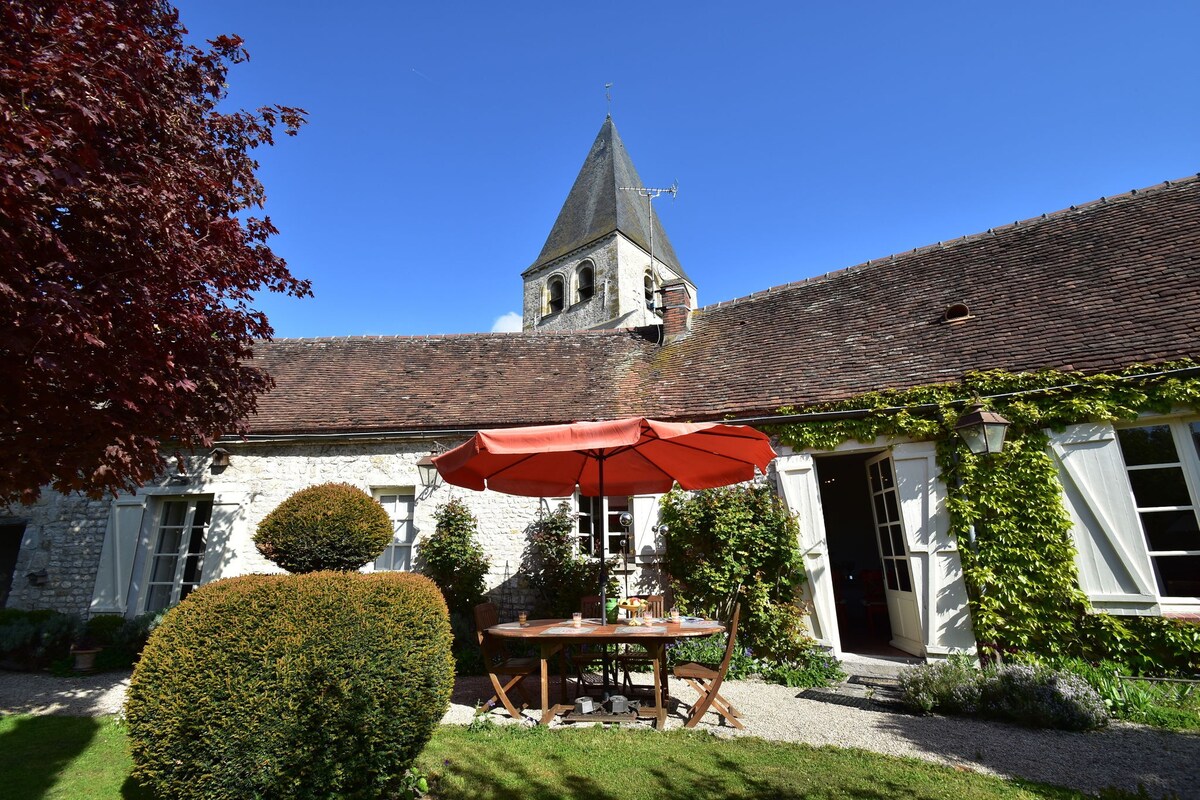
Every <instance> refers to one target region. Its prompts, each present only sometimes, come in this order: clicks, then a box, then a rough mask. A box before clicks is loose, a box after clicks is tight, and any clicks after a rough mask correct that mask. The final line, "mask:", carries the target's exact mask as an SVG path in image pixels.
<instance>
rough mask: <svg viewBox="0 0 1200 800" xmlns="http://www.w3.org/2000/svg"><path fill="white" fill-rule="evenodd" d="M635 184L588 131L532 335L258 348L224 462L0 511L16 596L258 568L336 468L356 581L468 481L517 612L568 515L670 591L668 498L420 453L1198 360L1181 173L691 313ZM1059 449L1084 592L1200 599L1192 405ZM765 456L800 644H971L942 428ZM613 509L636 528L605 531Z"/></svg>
mask: <svg viewBox="0 0 1200 800" xmlns="http://www.w3.org/2000/svg"><path fill="white" fill-rule="evenodd" d="M641 187H642V183H641V180H640V178H639V177H638V175H637V171H636V170H635V169H634V167H633V163H632V159H630V157H629V155H628V153H627V151H626V150H625V147H624V145H623V143H622V142H621V140H620V137H619V135H618V134H617V131H616V128H615V125H613V123H612V121H611V119H608V120H605V122H604V125H603V126H602V128H601V130H600V133H599V135H598V136H597V138H596V141H595V142H594V143H593V145H592V148H591V150H590V151H589V153H588V156H587V157H586V159H585V162H584V165H583V168H582V169H581V170H580V173H579V175H578V177H577V179H576V181H575V183H574V185H573V186H572V188H571V190H570V192H569V193H568V197H567V200H566V202H565V203H564V206H563V209H562V211H561V212H560V214H559V217H558V218H557V220H556V221H555V222H554V224H553V226H552V228H551V233H550V235H549V236H548V238H547V241H546V244H545V246H544V247H543V249H542V252H541V253H540V255H539V256H538V258H537V259H536V260H535V261H534V263H533V264H532V265H531V266H530V267H528V268H527V269H526V270H524V272H523V273H522V280H523V286H524V306H523V308H524V330H523V331H522V332H520V333H513V334H470V335H451V336H428V337H338V338H321V339H281V340H276V341H272V342H264V343H261V344H260V345H259V346H257V347H256V348H255V362H256V364H257V365H258V366H260V367H262V368H263V369H265V370H267V371H268V372H269V373H270V374H271V375H272V376H273V377H274V378H275V381H276V388H275V390H274V391H272V392H271V393H270V394H268V395H267V396H265V397H264V398H262V400H261V401H260V408H259V412H258V414H257V416H256V417H255V418H254V419H253V420H251V423H250V434H249V435H248V436H247V437H246V438H244V439H242V438H236V439H234V438H230V439H228V440H226V441H223V442H222V443H221V450H222V451H224V452H222V453H218V454H217V457H216V458H214V456H213V454H209V453H197V454H194V455H193V456H191V457H189V458H186V459H184V460H183V461H181V462H179V463H172V465H171V469H170V470H169V471H168V474H165V475H163V476H162V477H161V478H160V480H158V481H156V482H155V483H154V485H151V486H146V487H143V488H142V489H141V490H139V491H138V492H137V493H136V494H134V495H129V496H120V497H117V498H114V499H107V500H103V501H93V500H88V499H86V498H80V497H75V496H61V495H56V494H54V493H52V492H49V491H47V492H46V493H45V494H44V496H43V498H42V499H41V500H40V501H39V502H38V503H37V504H35V505H33V506H29V507H10V508H8V509H7V511H6V514H5V516H4V517H3V518H2V519H0V536H4V535H6V536H7V537H8V538H7V539H2V540H0V549H3V550H4V553H5V554H7V555H4V556H3V557H4V558H6V559H7V562H5V561H3V560H0V571H3V568H4V567H5V566H6V563H8V564H11V565H12V566H11V568H10V569H9V573H10V574H11V576H12V578H11V583H10V587H9V588H8V590H7V598H6V602H7V604H8V605H10V606H14V607H23V608H55V609H59V610H64V611H71V612H77V613H84V614H88V613H91V614H98V613H116V614H126V615H135V614H139V613H144V612H146V611H152V610H156V609H159V608H163V607H166V606H168V605H170V604H172V603H174V602H178V600H179V599H180V598H181V597H184V596H186V594H187V592H189V591H190V590H191V589H192V588H194V587H195V586H197V585H200V584H202V583H205V582H208V581H212V580H216V579H219V578H222V577H227V576H231V575H238V574H245V573H250V572H264V571H272V570H274V569H275V568H274V566H273V565H272V564H270V563H269V562H267V561H265V560H264V559H263V558H262V557H261V556H260V555H259V554H258V553H257V551H256V550H255V548H254V545H253V542H252V538H251V537H252V536H253V533H254V530H255V528H256V526H257V524H258V522H259V521H260V520H261V519H262V518H263V517H264V516H265V515H266V514H267V513H269V512H270V511H271V510H272V509H273V508H275V506H277V505H278V504H279V503H280V502H281V501H283V500H284V499H285V498H286V497H288V496H289V495H291V494H292V493H294V492H295V491H297V490H299V489H302V488H304V487H307V486H311V485H314V484H318V483H324V482H328V481H338V482H346V483H351V484H353V485H356V486H359V487H361V488H362V489H364V490H365V491H368V492H369V493H371V494H372V495H373V496H374V497H376V498H377V499H378V500H379V501H380V502H381V503H382V504H383V505H384V507H385V508H386V509H387V510H388V513H389V515H390V516H391V517H392V519H393V521H394V524H395V528H396V537H395V539H394V541H393V544H392V545H391V546H390V547H389V548H388V550H387V551H386V552H385V553H384V555H383V556H381V558H380V559H379V560H378V561H377V562H376V563H375V564H374V565H371V566H370V567H368V569H408V568H411V566H412V560H413V558H414V556H415V554H416V553H418V552H419V549H420V542H421V538H422V536H424V535H427V534H429V533H431V532H432V531H433V528H434V521H433V519H434V518H433V514H434V510H435V509H436V508H437V506H438V505H440V504H441V503H443V502H445V501H446V500H447V499H449V498H450V497H452V496H453V497H458V498H460V499H462V500H463V501H464V502H465V503H466V504H467V505H468V507H470V508H471V510H472V512H473V513H475V514H476V516H477V517H478V519H479V531H480V539H481V542H482V544H483V545H484V548H485V549H486V551H487V553H488V556H489V558H490V561H491V571H490V573H489V576H488V585H489V587H490V589H491V590H492V592H493V594H494V596H495V597H496V598H497V599H498V600H499V601H500V602H501V603H503V604H507V605H509V606H510V608H515V607H517V606H520V605H521V604H522V603H523V602H525V594H524V585H523V582H522V579H521V575H520V563H521V557H522V551H523V549H524V546H525V529H526V527H527V526H528V525H529V524H530V523H531V522H532V521H533V520H534V519H535V518H536V516H537V514H538V513H539V511H541V510H545V509H548V508H552V507H554V506H555V505H556V504H558V503H559V502H568V503H570V504H572V507H573V509H574V510H576V511H577V512H578V518H579V535H580V546H581V548H583V549H584V550H585V551H592V550H594V548H595V546H596V543H597V540H598V537H600V536H604V537H606V539H605V546H606V549H607V550H608V551H609V552H610V553H618V554H620V555H622V557H623V561H624V562H625V563H626V564H627V569H625V570H623V577H625V578H627V579H628V581H629V585H630V591H631V592H638V591H641V592H647V591H651V590H654V589H656V588H658V587H659V586H661V583H662V579H663V576H662V575H661V572H660V570H659V557H660V554H661V552H662V547H663V542H662V540H661V536H660V535H659V534H657V533H656V532H655V523H656V522H657V508H658V504H657V501H658V498H657V497H654V496H640V497H631V498H624V497H622V498H606V499H604V500H599V499H593V498H578V497H574V498H542V499H540V500H538V499H529V498H520V497H511V496H507V495H502V494H497V493H493V492H483V493H474V492H469V491H466V490H463V489H458V488H455V487H449V486H446V485H440V484H434V485H428V486H426V485H424V484H422V482H421V479H420V474H419V470H418V468H417V464H418V461H420V460H421V459H422V458H424V457H426V456H429V455H431V454H434V453H436V452H438V451H439V450H441V449H443V448H447V447H451V446H454V445H455V444H458V443H459V442H461V441H463V440H464V439H466V438H467V437H468V436H470V435H471V434H472V433H473V432H474V431H475V430H478V429H482V428H491V427H502V426H515V425H533V424H552V423H560V422H570V421H576V420H584V419H605V418H616V417H623V416H632V415H644V416H650V417H655V418H661V419H669V420H705V419H714V420H729V419H732V420H737V421H743V422H745V423H747V424H753V425H756V426H766V427H770V426H771V425H773V424H776V423H778V422H782V421H784V420H787V419H789V416H788V414H787V413H784V412H781V409H788V408H790V409H802V408H812V407H819V406H821V405H822V404H829V403H835V402H840V401H846V400H849V399H852V398H856V397H859V396H862V395H866V394H868V393H871V392H876V391H880V390H884V389H907V388H912V387H920V386H927V385H933V384H952V383H955V382H956V381H959V380H961V379H962V378H963V376H964V375H966V374H968V373H972V372H976V371H981V370H1003V371H1005V372H1008V373H1025V372H1037V371H1040V370H1059V371H1063V372H1079V373H1085V374H1095V373H1109V372H1117V371H1120V370H1126V369H1128V368H1130V367H1132V366H1133V365H1138V364H1148V365H1153V364H1162V363H1167V362H1179V361H1180V360H1183V359H1189V358H1196V357H1197V356H1200V341H1198V339H1197V333H1198V332H1200V180H1198V179H1197V178H1195V177H1192V178H1188V179H1184V180H1182V181H1177V182H1169V183H1164V184H1160V185H1157V186H1154V187H1150V188H1148V189H1144V190H1139V191H1134V192H1130V193H1128V194H1123V195H1121V196H1118V197H1109V198H1105V199H1102V200H1099V201H1096V202H1093V203H1089V204H1087V205H1083V206H1078V207H1072V208H1070V209H1066V210H1063V211H1059V212H1055V213H1052V214H1045V215H1042V216H1041V217H1037V218H1034V219H1030V220H1026V221H1022V222H1017V223H1012V224H1008V225H1004V226H1001V227H997V228H993V229H991V230H989V231H987V232H985V233H981V234H974V235H970V236H964V237H962V238H961V239H957V240H954V241H949V242H940V243H937V244H935V245H932V246H928V247H922V248H918V249H915V250H912V251H909V252H906V253H901V254H896V255H894V256H891V257H888V258H885V259H881V260H878V261H872V262H868V263H866V264H861V265H858V266H855V267H850V268H848V269H843V270H840V271H838V272H833V273H829V274H827V275H823V276H820V277H816V278H811V279H808V280H804V281H799V282H796V283H792V284H787V285H785V286H778V287H773V288H771V289H768V290H766V291H763V292H759V293H756V294H753V295H750V296H748V297H744V298H740V299H736V300H732V301H722V302H718V303H716V304H713V305H709V306H704V307H698V306H697V302H696V298H697V287H696V286H695V284H694V283H693V282H692V280H691V278H690V277H689V276H688V275H687V274H686V272H685V271H684V269H683V267H682V265H681V263H680V260H679V258H678V257H677V255H676V254H675V251H674V249H673V247H672V245H671V242H670V240H669V239H668V237H667V236H666V233H665V231H663V230H662V226H661V224H660V222H659V221H658V219H657V217H656V215H655V214H654V211H653V207H652V203H651V202H650V199H649V197H647V196H646V194H645V193H639V192H638V191H637V189H639V188H641ZM1146 369H1148V370H1149V369H1152V367H1147V368H1146ZM1064 391H1069V389H1067V390H1064ZM966 399H970V398H966ZM1050 437H1051V438H1050V452H1049V455H1050V457H1051V458H1053V459H1054V462H1055V464H1056V468H1057V469H1058V474H1059V482H1060V484H1061V489H1062V494H1061V497H1062V501H1063V503H1064V506H1065V508H1066V509H1067V511H1068V513H1069V514H1070V515H1071V520H1072V538H1073V543H1074V546H1075V549H1076V551H1077V555H1076V564H1077V567H1078V570H1079V581H1080V588H1081V589H1082V590H1083V592H1084V593H1085V594H1086V595H1087V597H1088V600H1089V601H1090V603H1091V604H1092V606H1093V608H1095V609H1096V610H1102V611H1107V612H1109V613H1114V614H1129V615H1151V616H1166V615H1190V614H1196V613H1198V612H1200V527H1198V525H1197V513H1198V510H1200V415H1198V414H1197V413H1196V412H1195V410H1194V409H1190V408H1184V407H1179V408H1173V409H1166V410H1160V412H1158V413H1157V414H1156V415H1154V416H1149V415H1147V416H1144V417H1142V418H1139V419H1136V420H1127V421H1123V422H1112V421H1106V420H1091V419H1082V418H1081V419H1079V420H1078V422H1077V423H1076V424H1072V425H1068V426H1067V427H1066V428H1065V429H1064V430H1059V431H1053V432H1051V434H1050ZM779 449H780V451H781V456H780V457H779V458H778V459H777V460H776V461H775V462H774V464H773V465H772V467H771V470H770V473H769V475H768V476H766V479H767V480H770V481H771V482H773V484H774V486H775V487H776V488H777V489H778V491H779V493H780V495H781V496H782V497H783V498H784V500H785V501H786V502H787V504H788V505H789V507H790V508H791V509H792V510H793V511H794V512H795V513H796V514H797V515H798V518H799V521H800V529H801V548H802V551H803V553H804V558H805V565H806V571H807V577H808V583H807V588H806V591H807V593H808V597H807V598H806V600H807V601H808V602H806V609H807V611H808V612H809V613H808V618H809V624H810V627H811V630H812V633H813V635H814V637H815V638H817V639H818V640H819V641H820V642H822V643H823V644H825V645H826V646H828V647H829V648H831V649H832V650H833V651H834V652H835V653H840V652H842V651H844V650H851V651H853V650H855V649H860V648H866V647H872V646H875V645H877V644H879V643H881V642H882V643H885V644H889V645H890V646H892V647H896V648H899V649H901V650H903V651H906V652H908V653H912V654H914V655H919V656H939V655H944V654H948V653H952V652H958V651H966V650H970V649H972V648H973V647H974V644H975V637H974V633H973V631H972V629H971V617H970V614H969V610H968V602H969V599H968V592H967V587H966V585H965V582H964V579H963V570H962V561H961V558H960V549H959V548H960V546H961V544H960V543H959V542H958V541H956V538H955V537H954V536H952V535H951V532H950V531H951V525H950V519H949V516H948V512H947V504H946V500H947V485H946V483H945V481H944V479H943V476H942V474H941V470H940V468H939V465H938V460H937V445H936V442H934V441H927V440H921V439H919V438H902V437H884V438H877V439H875V440H874V441H869V442H860V441H856V440H854V441H844V442H842V443H841V444H838V445H837V446H834V447H831V448H828V449H820V450H818V449H801V450H794V449H792V448H788V447H781V448H779ZM626 509H628V510H630V511H632V512H633V516H634V523H633V525H632V526H630V528H629V529H628V530H626V529H624V528H622V527H621V526H620V524H619V522H618V521H617V519H618V517H619V513H620V511H622V510H626ZM14 542H15V544H14ZM0 588H3V587H2V586H0Z"/></svg>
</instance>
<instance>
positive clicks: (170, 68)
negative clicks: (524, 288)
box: [0, 0, 311, 502]
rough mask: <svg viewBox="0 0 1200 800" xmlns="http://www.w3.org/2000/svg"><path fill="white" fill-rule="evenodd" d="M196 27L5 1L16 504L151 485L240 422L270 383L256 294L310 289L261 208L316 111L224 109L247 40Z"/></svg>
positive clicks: (5, 367)
mask: <svg viewBox="0 0 1200 800" xmlns="http://www.w3.org/2000/svg"><path fill="white" fill-rule="evenodd" d="M185 33H186V31H185V29H184V28H183V27H182V26H181V25H180V23H179V18H178V14H177V12H176V11H175V9H173V8H172V7H171V6H169V5H168V4H166V3H165V2H160V1H159V0H109V1H108V2H105V0H61V1H60V2H54V1H53V0H40V1H39V0H6V2H4V3H0V320H3V325H4V334H3V337H0V502H11V501H13V500H22V501H25V502H31V501H33V500H34V499H36V498H37V496H38V494H39V492H40V489H41V487H43V486H45V485H47V484H51V485H53V487H54V488H55V489H57V490H59V491H63V492H66V491H83V492H86V493H87V494H89V495H91V496H94V497H98V496H101V495H103V494H104V493H106V492H113V491H116V490H118V489H122V488H132V487H133V486H135V485H137V484H139V483H144V482H146V481H148V480H149V479H151V478H152V477H153V476H154V474H155V473H157V472H158V471H159V470H160V469H161V467H162V466H163V461H162V457H161V456H160V449H161V448H162V447H163V446H164V445H165V444H166V443H169V444H168V445H166V446H169V447H173V448H178V449H180V450H189V449H192V448H197V447H206V446H208V445H209V444H210V443H211V441H212V439H213V437H214V436H216V435H218V434H220V433H231V432H236V431H239V430H241V429H242V428H241V425H242V422H243V421H244V420H245V419H247V417H248V416H249V415H250V414H251V413H252V412H253V411H254V409H255V401H256V398H257V396H258V395H260V394H261V393H262V392H264V391H266V390H267V389H269V388H270V385H271V380H270V378H269V376H267V375H265V374H264V373H262V372H260V371H258V370H255V369H253V368H252V367H250V366H247V365H246V364H245V359H246V357H247V356H248V355H249V353H250V345H251V343H252V341H253V340H254V339H256V338H260V337H261V338H266V337H269V336H270V334H271V332H272V331H271V327H270V325H269V324H268V323H267V319H266V317H265V316H264V315H263V314H262V313H261V312H260V311H257V310H255V309H254V308H253V307H252V305H251V303H252V302H253V293H254V292H255V291H258V290H264V289H269V290H271V291H277V292H284V293H287V294H292V295H295V296H297V297H302V296H305V295H309V294H311V291H310V289H309V284H308V282H307V281H300V280H297V279H296V278H294V277H293V276H292V274H291V273H290V272H289V271H288V269H287V265H286V264H285V263H284V261H283V260H282V259H281V258H279V257H278V256H276V255H275V254H274V253H273V252H272V251H271V249H270V248H269V247H268V246H267V245H266V241H267V239H268V238H269V237H270V236H271V235H272V234H274V233H276V230H275V228H274V227H273V226H272V225H271V222H270V220H269V219H265V218H264V219H254V218H252V217H249V216H246V215H245V214H244V213H242V212H244V211H245V210H246V209H251V208H261V207H262V203H263V199H264V193H263V187H262V185H261V184H260V183H259V181H258V179H257V178H256V177H255V170H256V169H257V167H258V162H257V161H255V160H254V159H253V158H252V157H251V152H252V151H253V150H254V148H256V147H259V146H260V145H270V144H272V143H273V139H272V134H273V132H274V131H275V130H276V129H277V128H278V127H280V126H282V128H283V129H284V130H285V131H286V132H287V133H288V134H289V135H290V134H294V133H295V132H296V131H297V129H298V128H299V126H300V125H301V124H303V122H304V112H303V111H302V110H300V109H296V108H288V107H284V106H273V107H269V108H261V109H259V110H258V112H257V113H250V112H245V111H242V112H238V113H219V112H218V111H217V110H216V105H217V103H218V102H219V101H220V100H221V99H222V98H223V97H224V95H225V76H226V72H227V70H228V68H229V66H230V65H231V64H236V63H238V62H240V61H243V60H245V59H246V58H247V55H246V52H245V50H244V49H243V48H242V41H241V39H239V38H237V37H233V36H223V37H220V38H218V39H214V40H212V41H210V42H209V45H210V49H207V50H206V49H201V48H197V47H194V46H190V45H186V44H185V43H184V41H183V35H184V34H185Z"/></svg>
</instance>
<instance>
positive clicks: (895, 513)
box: [883, 492, 900, 522]
mask: <svg viewBox="0 0 1200 800" xmlns="http://www.w3.org/2000/svg"><path fill="white" fill-rule="evenodd" d="M883 498H884V500H885V501H887V515H888V517H887V518H888V522H899V521H900V509H899V508H898V507H897V506H896V493H895V492H888V493H887V494H885V495H884V496H883Z"/></svg>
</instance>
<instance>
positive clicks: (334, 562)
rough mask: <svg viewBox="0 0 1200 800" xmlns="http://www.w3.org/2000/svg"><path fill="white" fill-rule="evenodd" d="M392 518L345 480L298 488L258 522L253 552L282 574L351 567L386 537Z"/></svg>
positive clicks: (372, 555) (379, 548) (375, 554)
mask: <svg viewBox="0 0 1200 800" xmlns="http://www.w3.org/2000/svg"><path fill="white" fill-rule="evenodd" d="M392 535H393V532H392V521H391V520H390V519H389V518H388V515H387V512H386V511H384V510H383V506H381V505H379V503H376V502H375V501H374V500H373V499H371V496H370V495H369V494H367V493H366V492H364V491H363V490H362V489H359V488H357V487H354V486H350V485H349V484H345V483H324V484H321V485H320V486H310V487H308V488H307V489H301V490H300V491H298V492H296V493H295V494H294V495H292V496H291V497H289V498H288V499H286V500H284V501H283V502H282V503H280V504H279V505H278V506H276V508H275V510H274V511H272V512H271V513H270V514H267V516H266V517H265V518H264V519H263V521H262V522H260V523H259V524H258V531H257V532H256V533H255V534H254V544H255V546H257V547H258V552H260V553H262V554H263V555H264V556H265V557H267V558H269V559H270V560H271V561H274V562H275V563H276V564H278V565H279V566H281V567H283V568H284V569H286V570H287V571H288V572H293V573H302V572H317V571H318V570H327V569H334V570H342V571H347V572H348V571H351V570H356V569H358V568H359V567H361V566H363V565H364V564H366V563H368V562H371V561H374V560H375V559H376V558H379V555H380V553H382V552H383V551H384V549H385V548H386V547H387V546H388V544H390V543H391V541H392Z"/></svg>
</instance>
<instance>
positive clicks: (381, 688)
mask: <svg viewBox="0 0 1200 800" xmlns="http://www.w3.org/2000/svg"><path fill="white" fill-rule="evenodd" d="M453 682H454V671H453V660H452V657H451V654H450V625H449V622H448V616H447V612H446V603H445V601H444V600H443V599H442V595H441V592H439V591H438V589H437V587H436V586H435V585H434V584H433V582H432V581H430V580H429V579H428V578H425V577H424V576H421V575H414V574H412V573H400V572H379V573H373V574H369V575H360V574H354V573H343V572H319V573H312V574H307V575H247V576H243V577H239V578H231V579H229V580H223V581H218V582H216V583H212V584H209V585H207V586H202V587H201V588H199V589H197V590H196V591H195V592H193V593H192V594H191V595H190V596H189V597H188V599H187V600H186V601H185V602H183V603H181V604H180V605H179V606H177V607H176V608H175V609H173V610H172V611H171V612H170V613H168V614H167V616H166V618H165V619H164V620H163V622H162V624H161V625H159V627H158V628H157V629H156V630H155V631H154V633H153V634H152V635H151V637H150V641H149V642H148V643H147V645H146V648H145V650H144V651H143V653H142V658H141V661H139V662H138V665H137V668H136V670H135V671H134V675H133V680H132V683H131V685H130V689H129V699H128V702H127V704H126V717H127V720H128V725H129V733H130V743H131V750H132V755H133V761H134V771H133V774H134V777H135V778H136V779H137V780H138V781H140V782H141V783H143V784H144V785H145V786H147V787H148V788H150V789H152V790H153V791H154V792H155V793H156V796H159V797H172V798H200V797H205V798H210V797H239V798H241V797H246V798H253V797H257V798H268V797H277V798H282V797H287V798H328V797H343V798H375V797H388V796H392V795H393V794H395V793H396V792H397V791H398V787H400V785H401V783H402V781H403V777H404V772H405V769H406V768H407V767H409V765H410V764H411V763H412V762H413V759H414V758H415V757H416V756H417V755H418V754H419V753H420V751H421V749H422V748H423V747H424V746H425V744H426V742H427V741H428V740H429V737H430V735H431V734H432V733H433V730H434V727H435V726H436V725H437V724H438V722H439V721H440V720H441V718H442V715H443V714H444V713H445V712H446V709H447V708H448V706H449V700H450V692H451V690H452V688H453Z"/></svg>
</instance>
